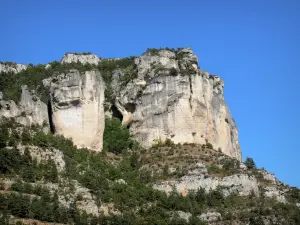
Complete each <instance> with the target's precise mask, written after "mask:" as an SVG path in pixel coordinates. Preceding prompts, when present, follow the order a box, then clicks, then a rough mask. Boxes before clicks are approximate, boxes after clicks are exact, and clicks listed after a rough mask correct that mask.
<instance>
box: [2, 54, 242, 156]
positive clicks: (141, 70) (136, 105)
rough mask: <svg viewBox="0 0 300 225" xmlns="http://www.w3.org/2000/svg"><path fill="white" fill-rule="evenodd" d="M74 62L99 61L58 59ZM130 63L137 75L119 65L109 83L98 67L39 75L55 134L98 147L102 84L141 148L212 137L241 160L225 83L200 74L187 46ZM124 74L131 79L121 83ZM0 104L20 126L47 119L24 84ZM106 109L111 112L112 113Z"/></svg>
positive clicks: (8, 67) (95, 58)
mask: <svg viewBox="0 0 300 225" xmlns="http://www.w3.org/2000/svg"><path fill="white" fill-rule="evenodd" d="M114 60H115V61H117V59H114ZM111 61H113V60H111ZM75 62H80V63H82V64H87V63H89V64H92V65H98V64H99V63H100V62H101V59H100V58H99V57H98V56H96V55H93V54H90V53H84V54H77V53H67V54H65V55H64V57H63V58H62V60H61V63H63V64H64V63H75ZM123 64H124V63H123ZM111 65H113V63H112V64H111ZM130 66H131V67H132V68H134V69H132V70H128V71H130V73H132V74H133V73H135V72H136V73H137V76H131V75H130V74H129V75H128V71H125V69H124V70H122V68H120V67H119V66H116V67H115V69H114V70H113V71H112V74H110V75H111V77H110V78H109V79H111V83H107V84H104V82H103V81H102V78H101V75H100V72H99V71H96V70H95V71H92V72H91V71H86V72H85V73H84V74H83V75H82V74H80V73H79V72H78V71H77V70H72V71H71V72H69V73H67V74H61V75H57V74H54V75H53V77H50V78H47V79H44V80H43V84H44V86H45V87H46V88H48V89H49V90H50V93H51V97H50V98H51V109H52V117H51V118H50V120H51V119H52V121H53V124H51V125H54V126H55V132H56V133H58V134H62V135H64V136H66V137H69V138H72V139H73V141H74V142H75V143H76V144H77V145H78V146H81V147H87V148H91V149H94V150H97V151H100V150H101V149H102V137H103V131H104V107H103V103H104V101H105V98H104V89H105V88H111V90H109V91H111V93H113V95H114V98H113V99H115V101H112V102H110V103H112V105H113V106H114V108H116V110H117V111H119V112H118V114H121V115H122V116H119V118H120V117H121V119H122V120H123V121H122V123H123V124H124V125H128V126H130V132H131V134H132V135H133V137H134V138H135V139H136V140H137V141H139V142H140V143H141V144H142V145H143V146H144V147H149V146H151V145H152V144H153V143H155V141H158V140H160V141H165V140H166V139H171V140H172V141H173V142H174V143H186V142H187V143H195V144H207V143H210V144H212V146H213V148H214V149H221V151H222V152H223V153H225V154H226V155H228V156H231V157H234V158H236V159H238V160H241V152H240V146H239V142H238V131H237V127H236V125H235V122H234V120H233V119H232V117H231V115H230V111H229V109H228V107H227V105H226V103H225V100H224V95H223V88H224V82H223V81H222V80H221V79H220V78H219V77H217V76H212V75H210V74H209V73H208V72H203V71H202V70H201V69H200V68H199V66H198V58H197V56H196V55H195V54H194V53H193V52H192V50H191V49H189V48H185V49H180V50H178V51H170V50H156V51H147V52H146V53H144V54H143V55H142V56H140V57H137V58H136V59H135V62H134V65H130ZM3 68H4V69H3ZM24 68H26V67H25V66H23V65H18V64H16V65H6V64H0V71H1V70H5V71H9V70H11V71H15V72H18V71H20V70H22V69H24ZM126 73H127V74H126ZM103 75H104V74H103ZM110 75H107V74H106V75H105V76H110ZM122 76H127V77H128V76H129V77H130V76H131V77H132V78H131V79H129V82H126V83H124V80H126V79H123V78H122ZM133 77H135V78H133ZM125 78H126V77H125ZM127 80H128V79H127ZM106 103H107V102H106ZM110 103H109V104H110ZM1 106H2V108H1V109H0V115H2V116H5V117H18V118H19V121H20V122H21V123H23V124H29V125H30V124H32V123H37V124H41V123H43V121H48V118H47V107H46V105H45V104H44V103H42V102H40V101H39V99H38V98H37V97H36V96H35V93H34V92H31V91H29V90H27V88H26V87H24V88H23V89H22V100H21V102H20V103H19V105H17V104H16V103H13V102H11V101H9V102H3V101H1ZM23 112H24V113H25V114H24V113H23ZM21 114H22V115H26V116H25V117H22V116H21ZM107 114H109V112H108V111H107V112H106V115H107ZM110 114H111V115H112V116H114V115H113V114H114V113H113V112H111V113H110Z"/></svg>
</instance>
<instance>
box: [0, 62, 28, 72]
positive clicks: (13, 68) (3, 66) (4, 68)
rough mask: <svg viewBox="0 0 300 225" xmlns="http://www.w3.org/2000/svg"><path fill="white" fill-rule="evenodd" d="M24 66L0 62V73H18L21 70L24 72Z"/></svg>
mask: <svg viewBox="0 0 300 225" xmlns="http://www.w3.org/2000/svg"><path fill="white" fill-rule="evenodd" d="M25 69H26V66H25V65H23V64H17V63H3V62H0V73H1V72H4V73H9V72H11V73H20V72H21V71H22V70H25Z"/></svg>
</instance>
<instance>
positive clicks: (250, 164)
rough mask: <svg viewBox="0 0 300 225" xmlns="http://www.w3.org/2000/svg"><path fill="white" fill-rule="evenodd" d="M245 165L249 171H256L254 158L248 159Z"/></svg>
mask: <svg viewBox="0 0 300 225" xmlns="http://www.w3.org/2000/svg"><path fill="white" fill-rule="evenodd" d="M244 163H245V165H246V166H247V167H248V169H256V165H255V162H254V160H253V159H252V158H249V157H247V158H246V160H245V162H244Z"/></svg>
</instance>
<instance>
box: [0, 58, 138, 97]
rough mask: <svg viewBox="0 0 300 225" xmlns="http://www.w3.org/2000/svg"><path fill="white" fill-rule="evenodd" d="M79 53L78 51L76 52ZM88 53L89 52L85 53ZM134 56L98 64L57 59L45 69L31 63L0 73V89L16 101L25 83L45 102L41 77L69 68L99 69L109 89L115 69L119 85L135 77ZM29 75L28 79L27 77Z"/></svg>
mask: <svg viewBox="0 0 300 225" xmlns="http://www.w3.org/2000/svg"><path fill="white" fill-rule="evenodd" d="M78 54H79V53H78ZM86 54H89V53H86ZM134 59H135V57H128V58H123V59H107V60H102V61H101V62H100V63H99V64H98V66H96V65H91V64H84V65H83V64H81V63H80V62H77V63H67V64H61V63H59V62H57V61H54V62H51V63H49V64H50V65H51V67H49V68H47V69H46V66H45V65H42V64H39V65H36V66H34V65H32V64H29V65H28V67H27V68H26V69H25V70H23V71H21V72H20V73H18V74H14V73H12V72H9V73H4V72H1V73H0V91H1V92H3V95H4V99H8V100H14V101H15V102H18V101H19V100H20V97H21V86H22V85H27V86H28V87H29V89H30V90H35V91H36V93H37V95H38V96H39V97H40V98H41V100H42V101H43V102H45V103H47V101H48V98H49V92H48V89H47V88H45V87H44V86H43V83H42V81H43V79H46V78H48V77H52V76H55V75H57V74H60V73H67V72H69V71H70V69H77V70H78V71H79V72H84V71H88V70H92V69H99V70H100V72H101V75H102V76H103V78H104V80H105V82H106V84H107V86H108V89H110V82H111V80H112V74H113V71H115V70H122V71H123V76H121V85H126V84H127V83H128V82H129V81H130V80H132V79H134V78H136V77H137V70H136V65H135V63H134ZM28 77H30V79H28ZM106 96H111V90H108V91H107V92H106Z"/></svg>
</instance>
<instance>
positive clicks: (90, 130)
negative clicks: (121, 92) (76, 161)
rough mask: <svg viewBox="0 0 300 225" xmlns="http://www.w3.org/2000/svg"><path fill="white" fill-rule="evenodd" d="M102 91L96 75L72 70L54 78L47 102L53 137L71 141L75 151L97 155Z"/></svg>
mask: <svg viewBox="0 0 300 225" xmlns="http://www.w3.org/2000/svg"><path fill="white" fill-rule="evenodd" d="M104 89H105V86H104V82H103V80H102V77H101V75H100V72H99V71H86V72H85V73H83V74H80V73H79V71H77V70H72V71H70V72H69V73H67V74H60V75H58V76H56V77H54V78H53V79H52V81H51V84H50V98H51V108H52V115H51V116H52V121H53V124H54V129H55V133H56V134H60V135H64V136H65V137H67V138H72V140H73V142H74V143H75V144H76V145H77V146H79V147H87V148H89V149H92V150H95V151H101V150H102V139H103V132H104V107H103V103H104Z"/></svg>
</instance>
